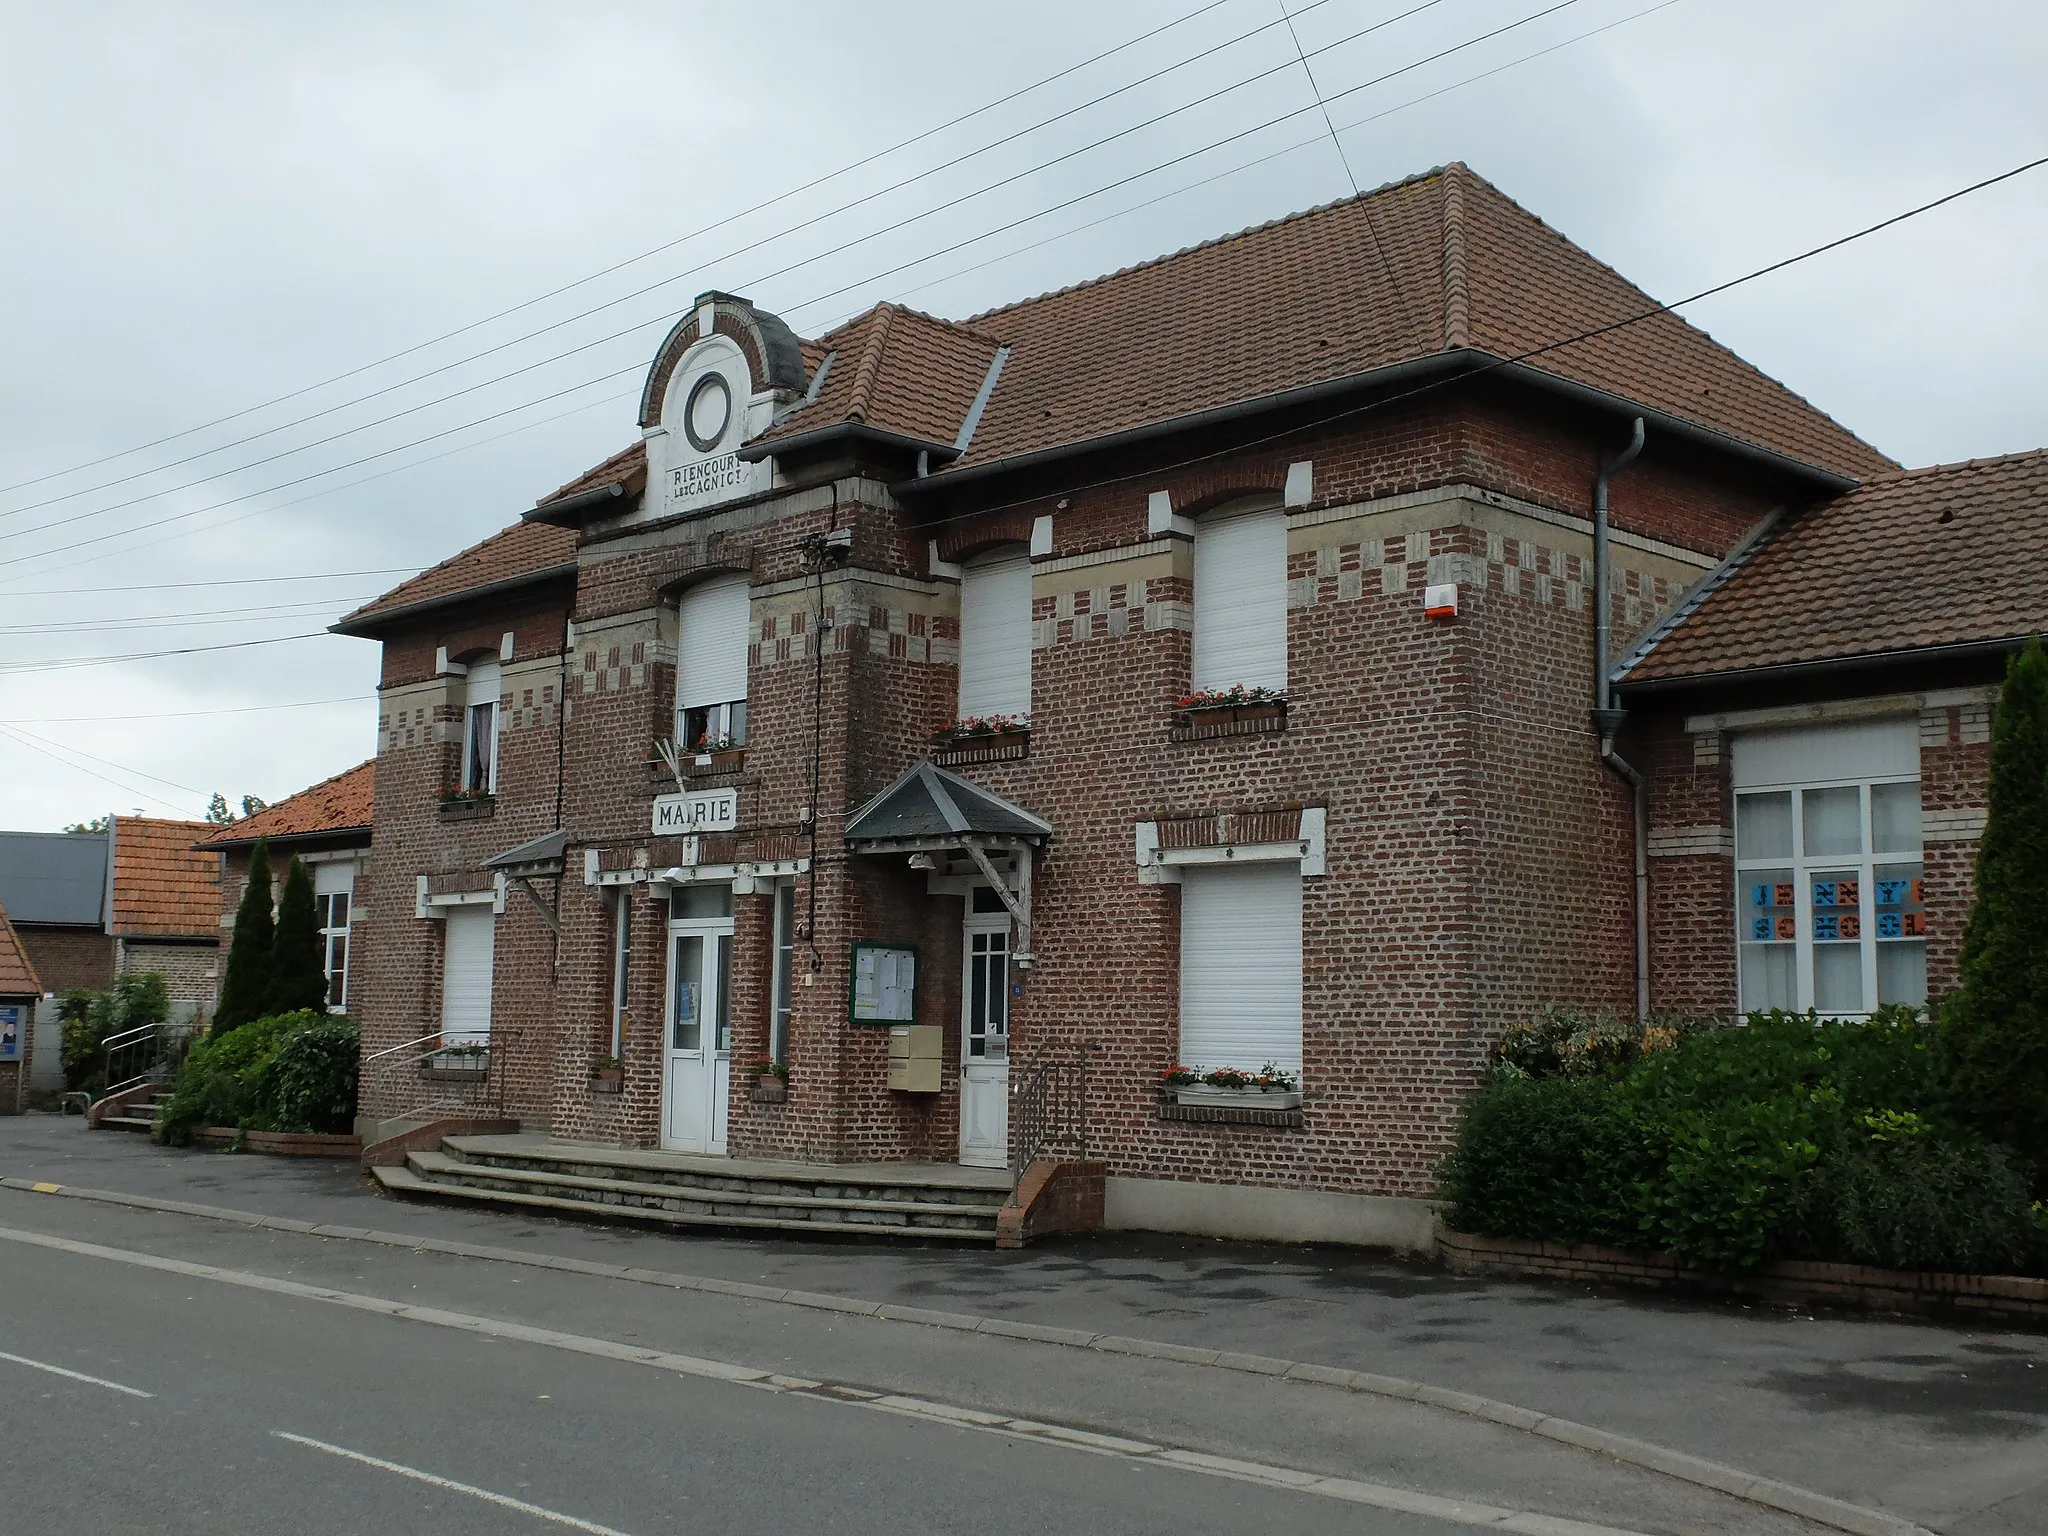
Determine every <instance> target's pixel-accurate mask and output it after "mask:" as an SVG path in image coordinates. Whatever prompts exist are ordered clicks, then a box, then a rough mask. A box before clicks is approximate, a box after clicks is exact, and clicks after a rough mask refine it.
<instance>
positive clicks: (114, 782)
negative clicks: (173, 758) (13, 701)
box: [0, 726, 184, 811]
mask: <svg viewBox="0 0 2048 1536" xmlns="http://www.w3.org/2000/svg"><path fill="white" fill-rule="evenodd" d="M0 740H6V741H11V742H13V743H14V744H15V745H16V746H17V747H26V748H27V749H28V750H29V751H31V752H34V753H36V754H37V755H38V756H40V757H47V758H48V759H50V761H51V762H53V763H58V764H61V765H62V766H64V767H66V768H69V769H70V770H71V771H72V772H73V773H82V774H84V775H85V776H86V777H87V778H89V779H98V780H99V781H100V783H102V784H107V785H111V786H112V787H113V788H115V789H118V790H120V791H121V793H123V794H124V795H139V796H140V797H141V798H143V799H144V800H154V801H155V802H156V803H157V804H158V805H160V806H162V807H164V809H166V810H170V811H178V810H183V809H184V807H182V806H180V805H179V804H178V802H177V801H175V800H166V799H165V798H164V797H163V796H162V795H159V794H154V793H152V792H151V791H149V790H146V789H142V788H139V787H138V786H136V785H134V784H123V783H121V782H120V781H119V780H118V779H110V778H108V777H107V776H106V775H105V774H104V773H96V772H94V771H93V770H92V769H90V768H88V767H86V766H85V764H83V763H75V762H73V761H71V760H70V759H69V758H67V757H59V756H58V755H57V754H56V753H55V752H52V751H51V750H50V749H49V748H48V747H39V746H37V745H36V744H35V743H34V742H32V741H28V740H25V739H24V738H22V737H21V736H18V735H16V734H15V733H14V732H13V731H12V730H9V729H7V728H6V727H4V726H0Z"/></svg>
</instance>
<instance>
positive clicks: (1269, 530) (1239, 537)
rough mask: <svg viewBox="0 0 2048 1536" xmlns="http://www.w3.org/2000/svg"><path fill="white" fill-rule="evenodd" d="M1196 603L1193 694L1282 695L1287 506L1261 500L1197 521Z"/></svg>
mask: <svg viewBox="0 0 2048 1536" xmlns="http://www.w3.org/2000/svg"><path fill="white" fill-rule="evenodd" d="M1254 549H1256V550H1257V551H1258V553H1259V555H1260V558H1259V559H1257V560H1253V559H1251V558H1250V556H1251V553H1252V551H1253V550H1254ZM1194 598H1195V601H1194V633H1193V636H1192V648H1193V666H1192V675H1191V682H1192V685H1193V689H1194V691H1195V692H1197V693H1204V692H1212V691H1216V692H1220V691H1223V690H1226V689H1229V688H1232V687H1235V686H1237V685H1239V684H1242V685H1243V686H1245V687H1247V688H1271V689H1274V690H1275V691H1285V689H1286V687H1287V510H1286V508H1285V507H1283V506H1281V505H1280V504H1279V502H1278V501H1277V500H1273V501H1270V502H1269V501H1267V500H1266V499H1264V498H1261V499H1260V500H1258V501H1256V502H1253V503H1249V504H1245V505H1240V506H1235V507H1225V508H1221V509H1219V510H1217V511H1215V512H1212V513H1210V514H1208V515H1207V516H1205V517H1203V518H1201V519H1200V520H1199V521H1198V522H1196V524H1195V547H1194Z"/></svg>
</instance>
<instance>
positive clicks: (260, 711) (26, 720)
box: [0, 693, 368, 727]
mask: <svg viewBox="0 0 2048 1536" xmlns="http://www.w3.org/2000/svg"><path fill="white" fill-rule="evenodd" d="M365 702H368V698H367V697H366V696H365V695H363V694H357V693H350V694H344V695H342V696H341V697H340V698H335V699H293V700H291V701H290V702H288V703H283V704H238V705H235V706H234V707H232V708H229V709H169V710H163V711H161V712H159V713H157V714H150V715H24V716H22V717H21V718H20V719H17V720H0V726H7V725H11V726H17V727H19V726H23V725H97V724H100V723H101V722H103V721H113V720H119V721H129V720H200V719H206V718H208V717H211V716H213V715H266V714H270V713H272V712H273V711H276V710H280V709H319V708H323V707H325V706H327V705H331V704H362V703H365Z"/></svg>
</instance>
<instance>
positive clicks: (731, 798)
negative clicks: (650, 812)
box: [654, 789, 740, 837]
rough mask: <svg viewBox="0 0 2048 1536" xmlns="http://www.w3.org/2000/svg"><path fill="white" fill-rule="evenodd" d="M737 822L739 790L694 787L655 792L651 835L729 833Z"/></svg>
mask: <svg viewBox="0 0 2048 1536" xmlns="http://www.w3.org/2000/svg"><path fill="white" fill-rule="evenodd" d="M739 824H740V792H739V791H738V790H736V789H697V790H689V791H686V792H684V793H683V794H680V795H657V796H656V797H655V800H654V835H655V836H656V837H680V836H683V835H684V834H686V833H691V832H731V831H734V830H736V829H737V828H738V827H739Z"/></svg>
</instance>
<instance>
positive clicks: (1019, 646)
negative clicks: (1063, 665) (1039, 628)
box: [960, 550, 1031, 716]
mask: <svg viewBox="0 0 2048 1536" xmlns="http://www.w3.org/2000/svg"><path fill="white" fill-rule="evenodd" d="M960 713H961V714H962V715H963V716H966V715H981V716H988V715H1029V714H1030V713H1031V558H1030V556H1029V555H1027V554H1026V553H1024V551H1022V550H1006V551H1004V552H1003V553H1001V554H998V555H990V556H985V557H983V558H982V559H979V560H976V561H973V562H971V563H970V564H969V565H968V566H967V567H966V569H965V571H964V572H963V574H962V576H961V578H960Z"/></svg>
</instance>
